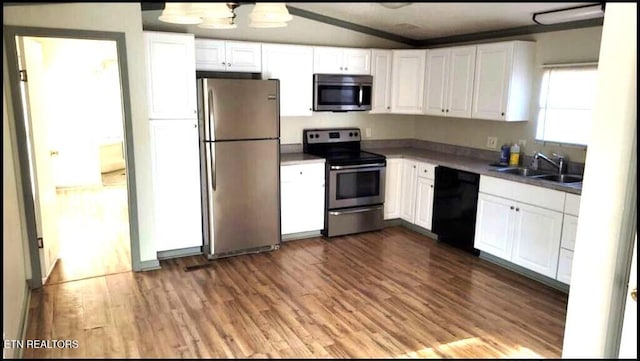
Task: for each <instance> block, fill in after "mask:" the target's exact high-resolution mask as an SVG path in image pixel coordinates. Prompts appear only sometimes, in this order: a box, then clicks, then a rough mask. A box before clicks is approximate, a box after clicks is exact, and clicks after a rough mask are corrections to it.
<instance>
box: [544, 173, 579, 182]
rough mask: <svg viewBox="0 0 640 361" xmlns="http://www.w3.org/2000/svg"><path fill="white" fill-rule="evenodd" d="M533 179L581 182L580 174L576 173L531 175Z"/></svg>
mask: <svg viewBox="0 0 640 361" xmlns="http://www.w3.org/2000/svg"><path fill="white" fill-rule="evenodd" d="M532 178H535V179H544V180H549V181H552V182H559V183H578V182H582V176H581V175H578V174H545V175H537V176H533V177H532Z"/></svg>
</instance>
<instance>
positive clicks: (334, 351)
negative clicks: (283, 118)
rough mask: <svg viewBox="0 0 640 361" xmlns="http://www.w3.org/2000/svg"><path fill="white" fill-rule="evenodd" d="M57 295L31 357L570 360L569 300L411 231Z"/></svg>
mask: <svg viewBox="0 0 640 361" xmlns="http://www.w3.org/2000/svg"><path fill="white" fill-rule="evenodd" d="M205 262H207V261H206V259H205V258H204V257H201V256H197V257H187V258H180V259H174V260H168V261H163V262H162V269H161V270H157V271H151V272H143V273H132V272H127V273H120V274H115V275H109V276H105V277H97V278H92V279H87V280H81V281H75V282H68V283H62V284H57V285H51V286H46V287H44V288H43V289H41V290H39V291H37V292H34V293H33V295H32V300H31V305H30V315H29V324H28V330H27V339H58V340H60V339H76V340H78V342H79V347H78V348H77V349H26V350H25V357H37V358H42V357H128V358H139V357H145V358H147V357H163V358H168V357H189V358H196V357H197V358H205V357H206V358H212V357H216V358H232V357H233V358H248V357H255V358H265V357H274V358H371V357H376V358H382V357H384V358H388V357H394V358H396V357H402V358H404V357H446V358H498V357H507V358H515V357H526V358H532V357H550V358H559V357H560V356H561V348H562V339H563V332H564V322H565V316H566V305H567V295H566V294H564V293H562V292H560V291H557V290H555V289H552V288H550V287H547V286H545V285H543V284H540V283H537V282H535V281H533V280H530V279H528V278H525V277H523V276H520V275H518V274H516V273H513V272H511V271H508V270H505V269H503V268H501V267H499V266H496V265H494V264H491V263H489V262H486V261H484V260H481V259H479V258H477V257H473V256H472V255H470V254H467V253H464V252H462V251H460V250H458V249H455V248H452V247H449V246H448V245H445V244H441V243H437V242H435V241H433V240H431V239H429V238H427V237H424V236H422V235H419V234H417V233H414V232H412V231H410V230H407V229H405V228H402V227H391V228H387V229H385V230H383V231H380V232H372V233H365V234H360V235H354V236H343V237H338V238H334V239H331V240H329V241H327V240H324V239H322V238H311V239H306V240H298V241H292V242H287V243H284V244H283V245H282V247H281V248H280V250H277V251H273V252H266V253H260V254H253V255H244V256H236V257H231V258H226V259H219V260H216V261H212V262H211V265H210V266H209V267H205V268H201V269H198V270H195V271H191V272H186V271H185V267H186V266H191V265H196V264H200V263H205Z"/></svg>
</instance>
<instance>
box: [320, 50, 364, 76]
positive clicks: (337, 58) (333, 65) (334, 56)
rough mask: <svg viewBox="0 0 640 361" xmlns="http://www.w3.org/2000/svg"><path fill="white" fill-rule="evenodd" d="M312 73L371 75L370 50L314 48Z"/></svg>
mask: <svg viewBox="0 0 640 361" xmlns="http://www.w3.org/2000/svg"><path fill="white" fill-rule="evenodd" d="M313 72H314V73H317V74H357V75H369V74H371V50H370V49H356V48H335V47H328V46H316V47H314V48H313Z"/></svg>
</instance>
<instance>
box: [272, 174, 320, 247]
mask: <svg viewBox="0 0 640 361" xmlns="http://www.w3.org/2000/svg"><path fill="white" fill-rule="evenodd" d="M280 182H281V185H280V197H281V203H280V207H281V217H282V219H281V229H282V234H283V235H284V234H292V233H300V232H311V231H318V230H321V229H323V228H324V163H310V164H296V165H284V166H281V167H280Z"/></svg>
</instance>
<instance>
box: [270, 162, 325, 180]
mask: <svg viewBox="0 0 640 361" xmlns="http://www.w3.org/2000/svg"><path fill="white" fill-rule="evenodd" d="M296 180H320V181H324V164H323V163H313V164H295V165H283V166H281V167H280V181H281V182H291V181H296Z"/></svg>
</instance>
